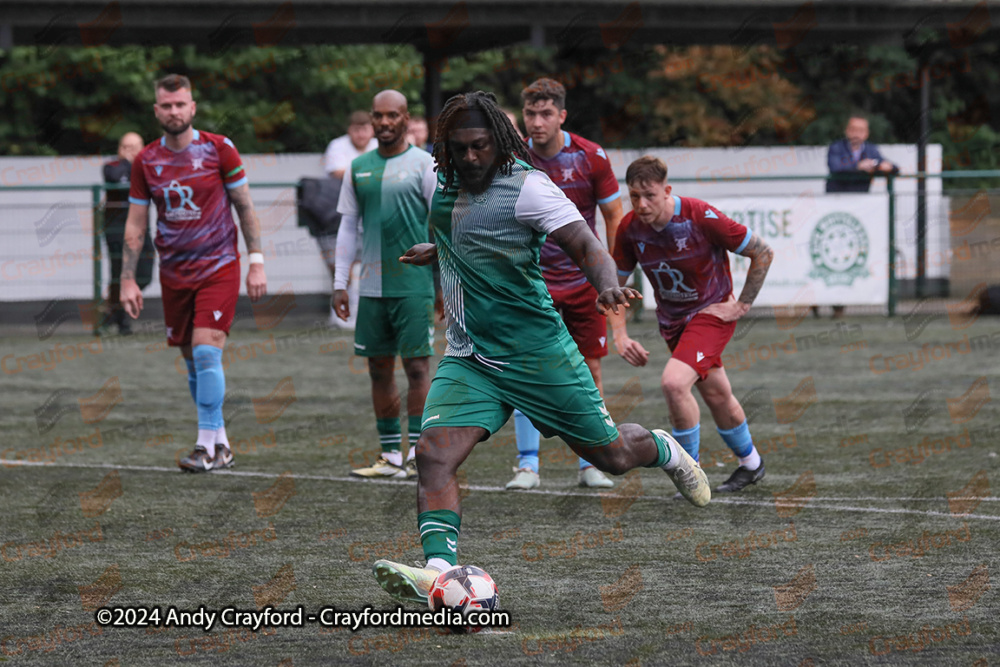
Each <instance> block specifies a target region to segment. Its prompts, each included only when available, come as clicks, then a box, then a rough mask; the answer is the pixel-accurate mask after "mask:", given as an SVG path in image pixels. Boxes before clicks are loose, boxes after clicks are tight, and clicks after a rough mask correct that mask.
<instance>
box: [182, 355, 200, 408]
mask: <svg viewBox="0 0 1000 667" xmlns="http://www.w3.org/2000/svg"><path fill="white" fill-rule="evenodd" d="M184 363H186V364H187V369H188V389H189V390H190V391H191V400H193V401H194V402H195V405H197V404H198V371H196V370H195V368H194V359H185V360H184Z"/></svg>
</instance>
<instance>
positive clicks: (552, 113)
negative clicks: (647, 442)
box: [507, 79, 622, 489]
mask: <svg viewBox="0 0 1000 667" xmlns="http://www.w3.org/2000/svg"><path fill="white" fill-rule="evenodd" d="M521 99H522V100H523V102H524V108H523V110H522V112H523V114H524V125H525V127H527V129H528V134H529V135H530V138H529V139H528V154H529V155H530V156H531V162H532V164H533V165H534V166H535V167H536V168H538V169H541V170H543V171H544V172H545V173H546V174H548V176H549V178H551V179H552V182H553V183H555V184H556V185H557V186H559V189H560V190H562V191H563V194H565V195H566V196H567V197H568V198H569V200H570V201H571V202H573V203H574V204H575V205H576V207H577V209H578V210H579V211H580V213H581V214H582V215H583V220H584V222H586V223H587V226H588V227H590V230H591V232H593V233H594V234H595V235H596V234H597V227H596V219H595V213H596V209H597V207H598V206H600V207H601V214H602V215H603V216H604V225H605V228H606V230H607V238H608V242H609V243H613V242H614V239H615V232H616V231H617V229H618V223H619V221H620V220H621V218H622V202H621V195H620V193H619V189H618V180H617V179H616V178H615V174H614V172H613V171H612V170H611V163H610V162H608V156H607V155H605V154H604V150H603V149H602V148H601V147H600V146H598V145H597V144H595V143H593V142H592V141H587V140H586V139H584V138H583V137H580V136H579V135H576V134H572V133H571V132H566V131H565V130H563V129H562V125H563V123H564V122H565V121H566V89H565V88H564V87H563V86H562V84H560V83H559V82H558V81H553V80H552V79H538V80H537V81H535V82H534V83H532V84H531V85H530V86H528V87H527V88H525V89H524V90H522V91H521ZM541 266H542V277H543V278H545V286H546V287H548V290H549V294H550V295H551V296H552V301H553V303H554V305H555V308H556V310H557V311H559V313H560V314H561V315H562V319H563V322H565V323H566V328H567V329H568V330H569V333H570V335H571V336H572V337H573V340H574V341H575V342H576V345H577V347H579V348H580V352H581V354H583V360H584V362H586V364H587V368H589V369H590V373H591V375H593V376H594V384H596V385H597V391H599V392H601V395H603V394H604V388H603V387H602V384H601V357H605V356H607V354H608V323H607V318H606V317H605V316H604V315H602V314H601V313H599V312H597V309H596V308H594V302H595V301H596V300H597V291H596V290H595V289H594V288H593V286H592V285H591V284H590V283H588V282H587V276H586V275H585V274H584V272H583V271H582V270H580V267H579V266H577V265H576V264H574V263H573V260H572V259H570V257H569V256H568V255H567V254H566V253H565V252H564V251H563V249H562V248H560V247H559V245H558V244H557V243H556V242H555V241H553V240H552V239H551V238H550V239H548V240H546V241H545V244H544V245H542V250H541ZM514 431H515V433H516V436H517V451H518V462H517V467H516V468H515V469H514V473H515V474H514V479H512V480H511V481H510V482H508V483H507V488H508V489H533V488H535V487H536V486H538V485H539V483H540V480H539V477H538V443H539V433H538V429H536V428H535V427H534V426H532V425H531V422H530V421H529V420H528V418H527V417H526V416H525V415H524V413H522V412H521V411H520V410H515V411H514ZM578 481H579V484H580V486H589V487H596V488H608V487H612V486H614V482H612V481H611V480H610V479H608V478H607V477H605V476H604V473H602V472H601V471H600V470H598V469H597V468H595V467H594V466H593V465H591V464H590V463H589V462H588V461H587V460H586V459H583V458H581V459H580V472H579V480H578Z"/></svg>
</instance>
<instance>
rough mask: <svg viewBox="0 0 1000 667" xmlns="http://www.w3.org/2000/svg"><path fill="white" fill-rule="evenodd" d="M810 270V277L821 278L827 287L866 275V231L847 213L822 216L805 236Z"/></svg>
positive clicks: (848, 282) (849, 281)
mask: <svg viewBox="0 0 1000 667" xmlns="http://www.w3.org/2000/svg"><path fill="white" fill-rule="evenodd" d="M809 254H810V255H811V256H812V263H813V270H812V271H810V272H809V277H810V278H822V279H823V281H824V282H825V283H826V284H827V286H828V287H829V286H833V285H850V284H851V283H853V282H854V279H855V278H865V277H867V276H868V275H869V271H868V268H867V264H868V234H867V232H865V228H864V225H862V224H861V222H860V221H859V220H858V219H857V218H855V217H854V216H853V215H851V214H850V213H843V212H838V213H830V214H829V215H825V216H823V217H822V218H821V219H820V221H819V222H817V223H816V227H815V228H813V231H812V236H810V237H809Z"/></svg>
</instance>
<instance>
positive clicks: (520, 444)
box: [514, 410, 589, 473]
mask: <svg viewBox="0 0 1000 667" xmlns="http://www.w3.org/2000/svg"><path fill="white" fill-rule="evenodd" d="M514 434H515V436H516V438H517V467H518V468H527V469H529V470H531V471H532V472H536V473H537V472H538V443H539V441H540V440H541V433H539V432H538V429H536V428H535V427H534V425H532V423H531V420H530V419H528V418H527V417H526V416H525V415H524V413H522V412H521V411H520V410H514ZM588 465H589V464H588ZM581 467H583V466H581Z"/></svg>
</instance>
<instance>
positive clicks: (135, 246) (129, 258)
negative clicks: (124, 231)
mask: <svg viewBox="0 0 1000 667" xmlns="http://www.w3.org/2000/svg"><path fill="white" fill-rule="evenodd" d="M145 240H146V235H145V234H143V233H141V232H140V233H139V235H138V238H136V239H135V242H134V243H129V239H128V238H126V239H125V242H124V243H122V274H121V277H120V280H135V270H136V267H137V266H139V255H140V254H141V253H142V244H143V243H144V242H145Z"/></svg>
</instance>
